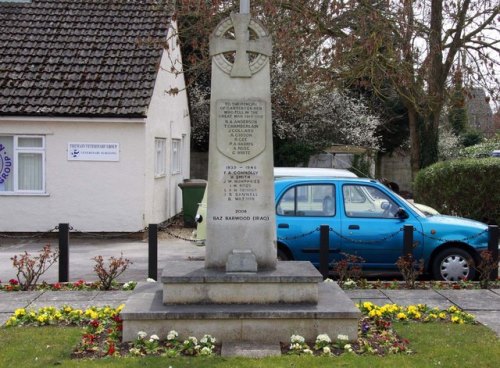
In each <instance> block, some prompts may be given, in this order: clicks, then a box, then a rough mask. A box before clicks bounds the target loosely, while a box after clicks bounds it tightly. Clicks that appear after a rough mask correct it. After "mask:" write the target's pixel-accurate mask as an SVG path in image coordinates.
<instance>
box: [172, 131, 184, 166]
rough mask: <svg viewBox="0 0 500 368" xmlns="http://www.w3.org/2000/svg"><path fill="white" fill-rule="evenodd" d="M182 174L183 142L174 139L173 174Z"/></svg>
mask: <svg viewBox="0 0 500 368" xmlns="http://www.w3.org/2000/svg"><path fill="white" fill-rule="evenodd" d="M181 173H182V140H180V139H178V138H172V174H174V175H176V174H181Z"/></svg>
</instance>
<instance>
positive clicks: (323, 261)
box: [319, 225, 330, 279]
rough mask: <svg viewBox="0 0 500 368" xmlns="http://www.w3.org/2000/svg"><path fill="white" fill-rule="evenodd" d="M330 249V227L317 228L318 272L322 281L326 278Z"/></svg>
mask: <svg viewBox="0 0 500 368" xmlns="http://www.w3.org/2000/svg"><path fill="white" fill-rule="evenodd" d="M329 248H330V227H329V226H328V225H321V226H320V227H319V272H320V273H321V274H322V275H323V279H326V278H327V277H328V253H329Z"/></svg>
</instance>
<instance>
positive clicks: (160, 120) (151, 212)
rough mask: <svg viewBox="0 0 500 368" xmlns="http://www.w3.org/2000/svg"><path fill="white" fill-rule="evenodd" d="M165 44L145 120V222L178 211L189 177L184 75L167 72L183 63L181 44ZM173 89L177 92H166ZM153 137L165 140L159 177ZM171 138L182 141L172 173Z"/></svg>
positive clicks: (153, 221) (187, 115) (156, 221)
mask: <svg viewBox="0 0 500 368" xmlns="http://www.w3.org/2000/svg"><path fill="white" fill-rule="evenodd" d="M173 26H174V27H175V26H176V25H175V24H173ZM168 43H169V51H170V55H169V54H168V53H167V52H166V51H164V53H163V57H162V61H161V68H160V69H159V71H158V76H157V79H156V84H155V89H154V93H153V97H152V99H151V103H150V106H149V111H148V119H147V123H146V143H145V144H146V177H145V180H146V194H145V198H146V210H145V213H146V217H145V218H146V223H160V222H163V221H165V220H167V219H169V218H171V217H172V216H174V215H176V214H177V213H179V212H180V211H181V209H182V192H181V189H180V188H179V186H178V184H179V183H182V182H183V180H184V179H187V178H189V164H190V160H189V157H190V156H189V155H190V139H191V133H190V132H191V124H190V119H189V109H188V101H187V94H186V91H185V82H184V75H183V74H179V75H175V74H173V73H171V72H170V70H171V61H174V62H175V63H176V67H177V69H180V65H182V64H181V62H182V60H181V55H180V46H178V45H177V44H176V41H175V39H174V38H172V39H170V40H169V42H168ZM172 88H176V89H177V90H178V91H179V92H178V93H177V94H171V93H170V94H169V91H170V90H171V89H172ZM155 138H166V140H167V144H166V149H167V152H166V153H167V155H166V160H167V163H166V167H167V173H166V175H165V176H164V177H160V178H155V175H154V160H155V150H154V147H155V145H154V141H155ZM172 139H180V140H181V142H182V141H184V144H183V147H182V153H181V157H182V159H183V160H182V169H181V172H180V173H172V150H171V149H172Z"/></svg>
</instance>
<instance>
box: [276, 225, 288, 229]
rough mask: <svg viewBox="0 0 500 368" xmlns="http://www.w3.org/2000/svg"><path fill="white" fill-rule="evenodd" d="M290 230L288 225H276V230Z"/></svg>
mask: <svg viewBox="0 0 500 368" xmlns="http://www.w3.org/2000/svg"><path fill="white" fill-rule="evenodd" d="M289 228H290V225H288V224H279V225H278V229H289Z"/></svg>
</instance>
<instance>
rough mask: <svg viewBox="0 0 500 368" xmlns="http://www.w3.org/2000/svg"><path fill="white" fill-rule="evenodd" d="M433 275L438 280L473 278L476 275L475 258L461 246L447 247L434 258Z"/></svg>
mask: <svg viewBox="0 0 500 368" xmlns="http://www.w3.org/2000/svg"><path fill="white" fill-rule="evenodd" d="M432 275H433V277H434V279H436V280H444V281H459V280H463V279H467V280H472V279H474V277H475V276H476V269H475V262H474V258H473V257H472V255H471V254H470V253H469V252H467V251H465V250H463V249H461V248H447V249H445V250H443V251H441V252H439V254H438V255H437V256H436V258H434V262H433V265H432Z"/></svg>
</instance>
